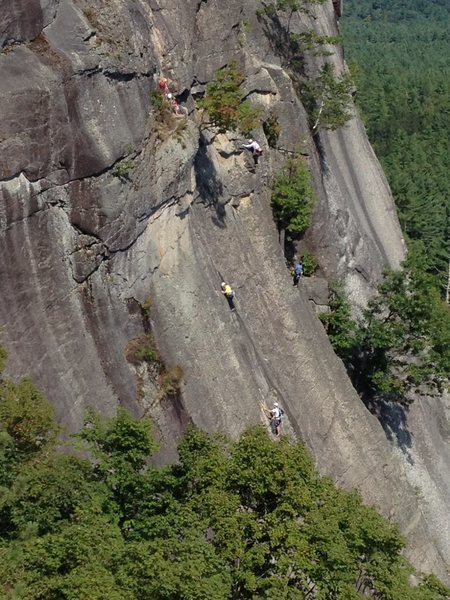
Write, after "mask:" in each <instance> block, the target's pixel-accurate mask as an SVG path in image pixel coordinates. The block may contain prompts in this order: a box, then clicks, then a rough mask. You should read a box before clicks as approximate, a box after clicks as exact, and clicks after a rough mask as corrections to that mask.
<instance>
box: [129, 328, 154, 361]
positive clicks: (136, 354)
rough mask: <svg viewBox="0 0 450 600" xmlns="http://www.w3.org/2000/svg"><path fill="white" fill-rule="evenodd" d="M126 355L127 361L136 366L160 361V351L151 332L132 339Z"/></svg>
mask: <svg viewBox="0 0 450 600" xmlns="http://www.w3.org/2000/svg"><path fill="white" fill-rule="evenodd" d="M125 355H126V359H127V361H128V362H129V363H131V364H132V365H135V366H137V365H139V364H141V363H158V364H159V363H160V357H159V352H158V349H157V347H156V343H155V340H154V338H153V335H152V334H151V333H147V334H146V335H143V336H141V337H138V338H134V339H133V340H131V341H130V342H129V343H128V346H127V348H126V351H125Z"/></svg>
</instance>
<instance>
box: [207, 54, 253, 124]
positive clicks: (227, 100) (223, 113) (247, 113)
mask: <svg viewBox="0 0 450 600" xmlns="http://www.w3.org/2000/svg"><path fill="white" fill-rule="evenodd" d="M243 82H244V76H243V75H242V73H241V72H240V71H239V70H238V68H237V65H236V63H235V62H232V63H230V64H229V65H228V66H226V67H223V68H222V69H219V70H218V71H217V72H216V76H215V79H214V81H212V82H211V83H209V84H208V85H207V87H206V96H205V98H202V99H201V100H199V102H198V105H199V107H200V108H203V109H204V110H205V111H206V112H207V113H208V116H209V119H210V121H211V123H212V124H213V125H215V126H217V127H218V128H219V131H220V132H222V133H223V132H225V131H227V130H230V129H238V130H240V131H241V132H242V133H243V134H248V133H250V132H251V131H252V129H255V128H257V127H259V126H260V125H261V122H260V115H261V110H260V109H258V108H254V107H253V106H252V105H251V104H250V102H247V101H244V102H242V101H241V98H242V90H241V85H242V83H243Z"/></svg>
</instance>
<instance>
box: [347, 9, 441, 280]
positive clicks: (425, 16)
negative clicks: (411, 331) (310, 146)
mask: <svg viewBox="0 0 450 600" xmlns="http://www.w3.org/2000/svg"><path fill="white" fill-rule="evenodd" d="M344 9H345V15H344V18H343V20H342V24H343V31H344V38H345V48H346V53H347V56H346V57H347V60H348V61H349V63H350V65H351V68H352V71H353V74H354V76H355V79H356V82H357V86H358V94H357V100H358V103H359V105H360V107H361V110H362V114H363V117H364V120H365V123H366V126H367V130H368V134H369V138H370V140H371V142H372V143H373V145H374V147H375V150H376V152H377V155H378V157H379V158H380V160H381V162H382V164H383V167H384V169H385V171H386V174H387V177H388V179H389V183H390V185H391V188H392V191H393V193H394V197H395V200H396V203H397V206H398V209H399V215H400V220H401V223H402V227H403V229H404V231H405V233H406V234H407V236H408V238H410V239H413V240H420V241H423V243H424V248H425V258H426V269H427V270H428V271H429V272H430V273H431V274H433V276H434V277H435V279H436V282H437V285H438V286H439V287H440V289H441V291H442V289H443V288H445V285H446V276H447V269H448V261H449V257H450V169H449V154H450V61H449V56H450V4H449V2H448V1H447V0H377V1H376V2H375V1H372V0H346V2H345V3H344Z"/></svg>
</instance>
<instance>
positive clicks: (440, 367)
mask: <svg viewBox="0 0 450 600" xmlns="http://www.w3.org/2000/svg"><path fill="white" fill-rule="evenodd" d="M330 308H331V312H330V313H328V314H324V315H321V317H320V318H321V319H322V321H323V322H324V323H325V325H326V328H327V331H328V334H329V335H330V340H331V343H332V345H333V347H334V349H335V350H336V352H337V354H339V356H341V357H342V358H343V360H344V362H345V363H346V365H347V368H348V369H349V372H350V375H351V377H352V379H353V381H354V383H355V385H356V387H357V388H358V389H359V390H360V391H361V392H363V393H364V394H365V395H366V396H372V397H373V398H377V397H382V398H385V399H389V400H395V401H398V402H407V401H408V400H409V399H410V398H411V396H410V393H411V392H414V391H415V390H416V389H417V387H418V386H419V385H421V384H424V385H426V386H427V390H428V392H433V391H435V392H440V391H442V389H443V388H444V387H448V382H449V379H450V309H449V307H448V306H447V305H446V304H445V303H444V302H443V301H442V300H441V298H440V297H439V292H438V291H437V289H436V288H435V287H434V286H433V285H432V276H431V275H429V274H427V273H426V272H425V271H424V269H421V268H420V266H419V265H418V264H416V263H415V258H414V256H413V255H412V256H410V258H409V259H408V262H407V263H406V264H405V267H404V270H403V271H388V272H386V273H385V277H384V280H383V281H382V283H381V284H380V285H379V287H378V294H377V295H376V296H375V297H374V298H373V299H372V300H371V301H370V302H369V304H368V306H367V309H366V310H365V311H364V312H363V315H362V317H361V318H360V319H359V322H358V323H356V322H355V321H353V320H352V318H351V316H350V305H349V303H348V300H347V299H346V297H345V294H344V293H343V290H342V287H340V286H334V287H333V288H332V296H331V302H330Z"/></svg>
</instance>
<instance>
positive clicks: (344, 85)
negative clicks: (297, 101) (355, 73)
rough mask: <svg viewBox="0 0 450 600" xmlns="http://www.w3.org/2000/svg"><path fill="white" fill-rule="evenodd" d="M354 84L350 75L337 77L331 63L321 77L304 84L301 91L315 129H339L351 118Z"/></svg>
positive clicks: (322, 70) (323, 68) (323, 69)
mask: <svg viewBox="0 0 450 600" xmlns="http://www.w3.org/2000/svg"><path fill="white" fill-rule="evenodd" d="M352 90H353V82H352V78H351V76H350V74H348V73H343V74H342V75H339V76H337V75H336V74H335V70H334V66H333V65H332V64H331V63H327V64H325V65H324V66H323V67H322V69H321V72H320V75H318V77H316V78H315V79H313V80H311V81H308V82H307V83H305V84H304V86H303V87H302V89H301V91H300V95H301V98H302V101H303V103H304V105H305V108H306V110H307V111H308V114H309V118H310V123H311V125H312V126H313V128H314V129H316V128H317V127H323V128H325V129H331V130H334V129H339V128H340V127H343V126H344V125H345V124H346V123H347V121H348V120H349V119H350V118H351V116H352V115H351V107H352V97H351V92H352Z"/></svg>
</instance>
